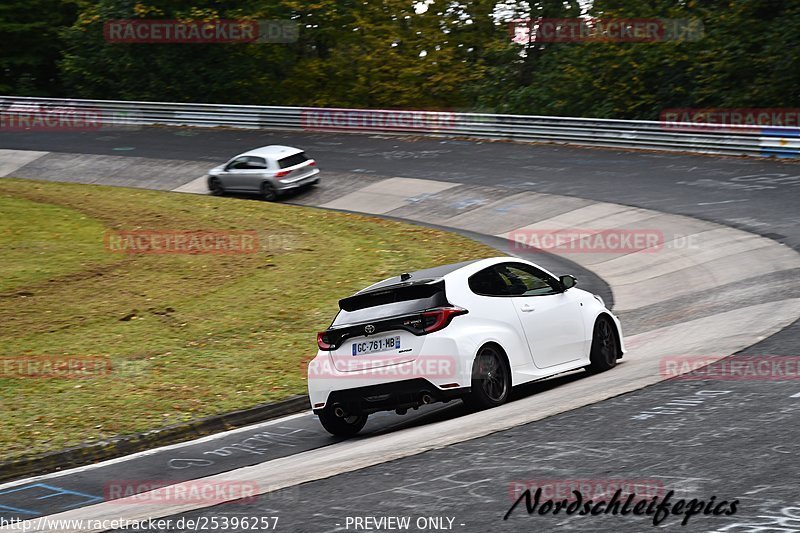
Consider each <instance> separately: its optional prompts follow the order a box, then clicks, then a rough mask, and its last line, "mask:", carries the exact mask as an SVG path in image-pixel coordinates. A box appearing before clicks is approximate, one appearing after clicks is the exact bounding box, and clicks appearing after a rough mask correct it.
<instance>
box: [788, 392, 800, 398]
mask: <svg viewBox="0 0 800 533" xmlns="http://www.w3.org/2000/svg"><path fill="white" fill-rule="evenodd" d="M789 398H800V392H798V393H797V394H792V395H791V396H789Z"/></svg>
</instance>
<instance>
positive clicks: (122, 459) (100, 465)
mask: <svg viewBox="0 0 800 533" xmlns="http://www.w3.org/2000/svg"><path fill="white" fill-rule="evenodd" d="M310 414H311V411H310V410H309V411H303V412H302V413H295V414H293V415H289V416H284V417H282V418H274V419H272V420H267V421H265V422H260V423H258V424H253V425H250V426H244V427H240V428H236V429H231V430H229V431H225V432H224V433H214V434H213V435H206V436H205V437H200V438H199V439H194V440H188V441H185V442H178V443H175V444H169V445H167V446H161V447H160V448H153V449H151V450H144V451H142V452H137V453H132V454H130V455H124V456H122V457H116V458H114V459H108V460H107V461H103V462H101V463H93V464H90V465H85V466H79V467H76V468H70V469H69V470H61V471H59V472H51V473H50V474H42V475H41V476H34V477H29V478H25V479H17V480H14V481H9V482H8V483H4V484H2V485H0V490H3V489H7V488H11V487H17V486H19V485H26V484H28V483H34V482H37V481H42V480H45V479H54V478H58V477H61V476H67V475H72V474H77V473H80V472H87V471H90V470H96V469H98V468H103V467H106V466H110V465H114V464H119V463H124V462H126V461H131V460H133V459H138V458H140V457H147V456H148V455H153V454H155V453H158V452H165V451H169V450H178V449H180V448H184V447H186V446H192V445H194V444H202V443H204V442H211V441H214V440H217V439H221V438H224V437H228V436H230V435H236V434H237V433H242V432H245V431H251V430H255V429H260V428H263V427H267V426H273V425H275V424H280V423H283V422H288V421H289V420H294V419H295V418H300V417H302V416H306V415H310Z"/></svg>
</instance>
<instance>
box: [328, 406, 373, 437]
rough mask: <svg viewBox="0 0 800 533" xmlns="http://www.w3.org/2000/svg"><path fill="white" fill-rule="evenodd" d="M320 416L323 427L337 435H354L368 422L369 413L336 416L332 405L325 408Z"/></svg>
mask: <svg viewBox="0 0 800 533" xmlns="http://www.w3.org/2000/svg"><path fill="white" fill-rule="evenodd" d="M318 416H319V421H320V423H321V424H322V427H324V428H325V430H326V431H327V432H328V433H330V434H331V435H334V436H336V437H352V436H353V435H355V434H356V433H358V432H359V431H361V428H363V427H364V424H366V423H367V415H350V416H336V414H335V413H334V412H333V409H331V408H330V407H326V408H325V409H323V410H322V411H321V412H320V413H319V415H318Z"/></svg>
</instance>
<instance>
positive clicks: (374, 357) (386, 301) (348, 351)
mask: <svg viewBox="0 0 800 533" xmlns="http://www.w3.org/2000/svg"><path fill="white" fill-rule="evenodd" d="M575 284H576V280H575V278H574V277H573V276H568V275H567V276H561V277H560V278H557V277H555V276H554V275H553V274H551V273H550V272H548V271H546V270H545V269H543V268H541V267H539V266H537V265H536V264H534V263H531V262H529V261H525V260H522V259H518V258H515V257H495V258H492V259H482V260H477V261H469V262H465V263H457V264H453V265H445V266H440V267H435V268H431V269H427V270H420V271H417V272H412V273H404V274H401V275H400V276H397V277H393V278H389V279H386V280H384V281H381V282H379V283H376V284H374V285H371V286H369V287H367V288H366V289H363V290H361V291H359V292H357V293H356V294H355V295H353V296H350V297H349V298H344V299H342V300H340V301H339V307H340V310H339V313H338V314H337V315H336V318H335V319H334V320H333V323H332V324H331V326H330V328H328V329H327V330H325V331H322V332H320V333H318V334H317V344H318V345H319V351H318V352H317V356H316V357H315V358H314V359H313V360H312V361H311V362H310V363H309V366H308V392H309V397H310V401H311V406H312V409H313V411H314V413H315V414H316V415H317V416H318V417H319V419H320V422H321V423H322V425H323V426H324V427H325V429H326V430H328V431H329V432H330V433H332V434H334V435H338V436H350V435H354V434H355V433H357V432H358V431H360V430H361V428H362V427H364V424H365V423H366V421H367V416H368V415H369V414H370V413H374V412H377V411H391V410H394V411H396V412H397V413H398V414H404V413H405V412H406V411H407V410H408V409H409V408H413V409H416V408H418V407H419V406H420V405H423V404H428V403H433V402H440V401H444V402H446V401H450V400H452V399H455V398H462V399H463V400H464V401H465V402H466V403H467V404H469V405H470V406H472V407H474V408H479V409H481V408H489V407H494V406H497V405H500V404H502V403H504V402H505V401H506V400H507V399H508V397H509V394H510V392H511V388H512V387H513V386H515V385H519V384H522V383H526V382H529V381H534V380H537V379H542V378H545V377H549V376H552V375H555V374H559V373H562V372H568V371H571V370H576V369H580V368H586V369H587V370H589V371H594V372H599V371H603V370H608V369H610V368H612V367H614V366H615V365H616V363H617V359H619V358H621V357H622V354H623V353H624V351H625V345H624V341H623V337H622V329H621V327H620V323H619V320H618V319H617V318H616V317H615V316H614V315H613V314H612V313H611V312H610V311H609V310H608V309H606V307H605V304H604V303H603V300H602V299H601V298H600V297H599V296H596V295H593V294H591V293H589V292H586V291H583V290H580V289H576V288H573V287H574V285H575Z"/></svg>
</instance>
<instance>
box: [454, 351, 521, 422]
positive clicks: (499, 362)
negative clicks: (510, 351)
mask: <svg viewBox="0 0 800 533" xmlns="http://www.w3.org/2000/svg"><path fill="white" fill-rule="evenodd" d="M510 394H511V371H510V369H509V367H508V361H507V360H506V357H505V355H504V354H503V352H502V351H501V350H500V349H499V348H498V347H497V346H494V345H486V346H484V347H482V348H481V349H480V350H479V351H478V355H476V356H475V360H474V361H473V363H472V389H471V391H470V393H469V394H468V395H467V396H465V397H464V403H465V404H466V405H467V407H469V408H471V409H490V408H492V407H497V406H498V405H502V404H504V403H505V402H506V401H508V397H509V395H510Z"/></svg>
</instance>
